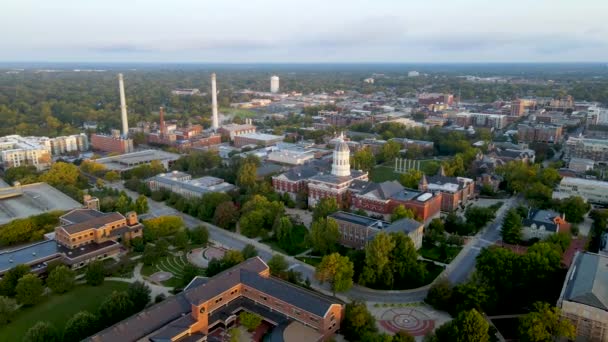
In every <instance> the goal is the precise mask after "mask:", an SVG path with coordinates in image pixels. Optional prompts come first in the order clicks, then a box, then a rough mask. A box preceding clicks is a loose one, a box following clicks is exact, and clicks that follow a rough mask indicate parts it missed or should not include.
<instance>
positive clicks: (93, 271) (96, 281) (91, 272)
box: [84, 261, 105, 286]
mask: <svg viewBox="0 0 608 342" xmlns="http://www.w3.org/2000/svg"><path fill="white" fill-rule="evenodd" d="M104 278H105V269H104V267H103V263H102V262H101V261H93V262H91V263H89V264H88V265H87V268H86V271H85V273H84V279H86V281H87V284H89V285H93V286H98V285H101V284H102V283H103V280H104Z"/></svg>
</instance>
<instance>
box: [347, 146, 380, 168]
mask: <svg viewBox="0 0 608 342" xmlns="http://www.w3.org/2000/svg"><path fill="white" fill-rule="evenodd" d="M351 165H352V167H353V168H354V169H357V170H362V171H366V172H369V171H371V169H373V168H374V166H376V158H375V157H374V153H373V152H372V150H371V149H370V148H363V149H360V150H359V151H357V152H355V154H354V155H353V157H352V160H351Z"/></svg>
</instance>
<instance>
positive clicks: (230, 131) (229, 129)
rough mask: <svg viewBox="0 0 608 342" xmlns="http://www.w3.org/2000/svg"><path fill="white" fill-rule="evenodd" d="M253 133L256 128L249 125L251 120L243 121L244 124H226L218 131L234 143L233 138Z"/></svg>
mask: <svg viewBox="0 0 608 342" xmlns="http://www.w3.org/2000/svg"><path fill="white" fill-rule="evenodd" d="M255 131H256V128H255V126H254V125H252V124H251V119H245V123H244V124H227V125H222V127H220V128H219V129H218V132H219V133H220V134H221V135H222V136H223V137H226V138H228V139H230V141H234V137H236V136H238V135H243V134H250V133H255Z"/></svg>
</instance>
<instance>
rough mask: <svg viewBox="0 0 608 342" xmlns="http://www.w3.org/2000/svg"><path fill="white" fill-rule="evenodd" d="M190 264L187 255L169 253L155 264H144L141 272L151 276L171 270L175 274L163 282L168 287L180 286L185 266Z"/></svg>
mask: <svg viewBox="0 0 608 342" xmlns="http://www.w3.org/2000/svg"><path fill="white" fill-rule="evenodd" d="M187 264H188V259H187V257H186V256H185V255H182V256H179V257H178V256H174V255H169V256H166V257H164V258H161V259H160V260H159V261H158V262H157V263H155V264H154V265H143V266H142V268H141V274H142V275H144V276H150V275H152V274H154V273H156V272H160V271H163V272H169V273H171V274H173V277H172V278H171V279H168V280H165V281H163V282H162V284H163V285H164V286H167V287H180V286H181V285H182V284H181V278H182V276H183V275H182V273H183V270H184V266H186V265H187Z"/></svg>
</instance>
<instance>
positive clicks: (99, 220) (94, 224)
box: [61, 210, 125, 234]
mask: <svg viewBox="0 0 608 342" xmlns="http://www.w3.org/2000/svg"><path fill="white" fill-rule="evenodd" d="M93 211H95V210H93ZM101 214H102V215H101V216H97V217H93V218H89V219H88V220H84V221H81V222H78V223H72V224H67V225H64V226H61V227H62V228H63V229H64V230H65V231H66V232H68V233H69V234H74V233H78V232H82V231H85V230H87V229H91V228H94V229H97V228H101V227H103V226H105V225H106V224H108V223H112V222H116V221H120V220H124V219H125V217H124V216H122V214H120V213H101Z"/></svg>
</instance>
